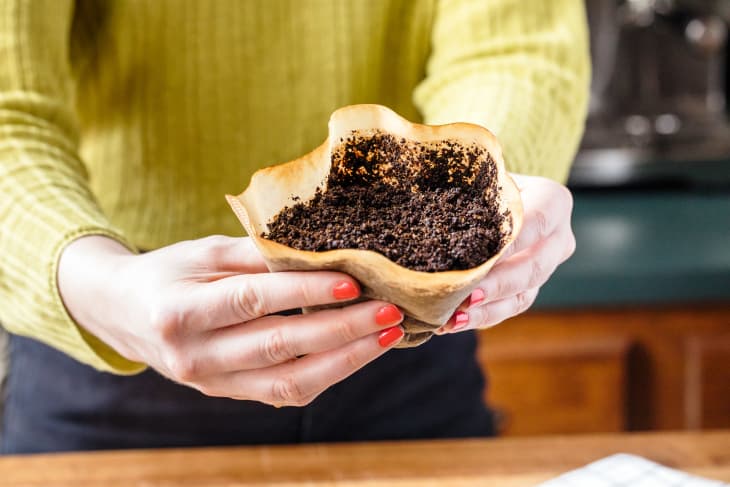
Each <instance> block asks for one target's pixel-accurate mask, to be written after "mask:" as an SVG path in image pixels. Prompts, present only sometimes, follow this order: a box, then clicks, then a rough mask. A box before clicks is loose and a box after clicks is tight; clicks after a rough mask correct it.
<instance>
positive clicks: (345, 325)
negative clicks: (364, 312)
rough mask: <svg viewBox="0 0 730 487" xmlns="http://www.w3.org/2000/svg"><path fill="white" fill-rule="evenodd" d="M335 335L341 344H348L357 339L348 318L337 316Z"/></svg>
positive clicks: (354, 329)
mask: <svg viewBox="0 0 730 487" xmlns="http://www.w3.org/2000/svg"><path fill="white" fill-rule="evenodd" d="M336 329H337V335H338V336H339V338H340V340H341V341H342V342H343V343H349V342H352V341H354V340H356V339H357V338H359V336H358V333H357V329H356V326H355V324H354V323H353V322H352V321H351V320H350V319H348V318H346V317H343V316H342V315H340V316H339V321H338V322H337V327H336Z"/></svg>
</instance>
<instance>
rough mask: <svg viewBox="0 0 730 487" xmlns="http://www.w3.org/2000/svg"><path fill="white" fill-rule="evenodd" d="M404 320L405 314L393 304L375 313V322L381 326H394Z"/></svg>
mask: <svg viewBox="0 0 730 487" xmlns="http://www.w3.org/2000/svg"><path fill="white" fill-rule="evenodd" d="M402 319H403V313H401V312H400V310H399V309H398V308H397V307H396V306H394V305H392V304H389V305H387V306H383V307H382V308H380V309H379V310H378V312H377V313H375V322H376V323H377V324H379V325H381V326H393V325H396V324H398V323H400V322H401V320H402Z"/></svg>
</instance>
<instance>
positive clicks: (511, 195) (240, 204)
mask: <svg viewBox="0 0 730 487" xmlns="http://www.w3.org/2000/svg"><path fill="white" fill-rule="evenodd" d="M372 129H380V130H382V131H385V132H389V133H391V134H392V135H394V136H396V137H398V138H401V137H402V138H405V139H409V140H415V141H418V142H429V141H437V140H443V139H451V140H456V141H458V142H461V143H463V144H465V145H470V144H472V143H476V144H478V145H480V146H482V147H484V148H485V149H486V150H487V151H488V152H489V154H490V155H491V157H492V160H494V162H495V164H496V165H497V177H498V179H499V185H498V186H499V188H500V193H499V196H498V197H499V198H500V205H501V207H502V209H503V210H505V209H508V210H509V217H508V218H506V219H505V223H504V231H505V235H506V238H505V244H504V246H503V247H502V249H501V250H500V251H499V253H498V254H497V255H495V256H493V257H492V258H491V259H489V260H488V261H486V262H484V263H483V264H481V265H479V266H478V267H474V268H472V269H467V270H460V271H445V272H419V271H414V270H411V269H407V268H405V267H402V266H400V265H398V264H396V263H394V262H392V261H390V260H389V259H388V258H386V257H385V256H383V255H382V254H379V253H377V252H373V251H370V250H355V249H341V250H329V251H325V252H311V251H305V250H297V249H293V248H290V247H288V246H285V245H282V244H279V243H277V242H274V241H271V240H267V239H265V238H262V237H261V235H262V233H264V232H266V231H267V230H268V227H267V223H268V222H270V221H271V220H272V219H273V218H274V217H275V216H276V215H277V214H278V213H279V212H280V211H281V210H282V209H283V208H284V207H286V206H292V205H294V204H295V203H296V202H299V201H304V202H305V201H308V200H310V199H311V198H312V197H313V196H314V194H315V191H316V189H317V188H318V187H326V180H327V176H328V174H329V172H330V166H331V158H330V154H331V152H332V148H333V147H334V146H335V145H336V144H337V143H339V141H340V140H341V138H345V137H347V136H349V135H351V134H352V131H359V132H366V131H368V130H372ZM226 199H227V200H228V203H229V204H230V205H231V207H232V208H233V211H234V212H235V213H236V216H237V217H238V219H239V220H240V221H241V223H242V224H243V226H244V228H245V229H246V232H247V233H248V235H249V236H250V237H251V238H252V239H253V241H254V242H255V244H256V246H257V247H258V249H259V251H260V252H261V254H262V256H263V258H264V259H265V261H266V263H267V265H268V267H269V269H270V270H271V271H294V270H336V271H341V272H344V273H346V274H349V275H350V276H352V277H354V278H355V279H357V281H358V282H359V283H360V284H361V286H362V295H363V296H364V297H366V298H370V299H382V300H384V301H388V302H390V303H393V304H395V305H397V306H398V307H399V308H400V309H401V310H403V312H404V313H405V315H406V317H405V320H404V322H403V327H404V329H405V332H406V336H405V337H404V339H403V340H402V341H401V343H400V344H399V347H411V346H416V345H419V344H421V343H423V342H425V341H426V340H428V338H430V337H431V335H432V334H433V330H435V329H437V328H439V327H440V326H441V325H443V324H444V323H445V322H446V321H447V320H448V319H449V317H451V315H452V314H453V313H454V311H455V310H456V308H457V307H458V306H459V305H460V304H461V302H462V301H464V299H466V297H467V296H469V294H470V293H471V292H472V290H473V289H474V287H476V285H477V283H478V282H479V281H480V280H481V279H483V278H484V276H486V274H487V273H488V272H489V270H490V269H491V268H492V266H493V265H494V263H495V262H496V261H497V260H498V259H499V257H500V256H501V254H502V253H503V252H504V250H505V249H506V248H507V247H508V246H509V244H510V243H511V242H512V241H513V240H514V238H515V237H516V235H517V234H518V232H519V229H520V227H521V225H522V202H521V199H520V193H519V190H518V189H517V186H516V185H515V183H514V181H512V179H511V178H510V177H509V175H508V174H507V172H506V170H505V167H504V160H503V158H502V150H501V148H500V146H499V143H498V142H497V139H496V138H495V137H494V135H492V133H491V132H489V131H488V130H487V129H485V128H483V127H480V126H478V125H473V124H466V123H454V124H448V125H440V126H428V125H421V124H414V123H411V122H408V121H407V120H405V119H404V118H402V117H400V116H399V115H397V114H396V113H395V112H393V111H392V110H390V109H388V108H386V107H383V106H379V105H352V106H348V107H344V108H341V109H339V110H337V111H335V112H334V113H333V114H332V116H331V118H330V121H329V137H328V139H327V140H326V141H325V142H324V143H323V144H322V145H321V146H319V147H318V148H316V149H315V150H314V151H312V152H310V153H309V154H307V155H304V156H302V157H300V158H299V159H296V160H294V161H291V162H287V163H285V164H280V165H276V166H272V167H268V168H265V169H261V170H259V171H257V172H256V173H255V174H254V175H253V176H252V177H251V182H250V184H249V186H248V188H246V190H245V191H244V192H243V193H241V194H239V195H238V196H230V195H227V196H226Z"/></svg>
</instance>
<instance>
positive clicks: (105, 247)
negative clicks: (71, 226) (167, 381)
mask: <svg viewBox="0 0 730 487" xmlns="http://www.w3.org/2000/svg"><path fill="white" fill-rule="evenodd" d="M133 256H134V254H133V253H132V252H131V251H130V250H129V249H128V248H127V247H125V246H124V245H122V244H121V243H119V242H118V241H116V240H114V239H112V238H110V237H106V236H100V235H88V236H84V237H81V238H78V239H77V240H74V241H72V242H71V243H69V244H68V245H67V246H66V247H65V248H64V250H63V251H62V252H61V255H60V257H59V261H58V272H57V276H56V279H57V285H58V292H59V295H60V296H61V300H62V301H63V304H64V306H65V307H66V311H67V312H68V314H69V315H70V316H71V318H72V319H73V320H74V321H75V322H76V324H77V325H79V326H80V327H82V328H84V329H85V330H86V331H88V332H90V333H91V334H93V335H95V336H96V337H98V338H99V339H101V340H102V341H104V342H106V343H107V344H108V345H110V346H111V347H112V348H115V349H116V350H117V351H119V352H120V353H122V351H121V350H120V349H119V346H118V345H119V344H116V343H114V342H115V340H114V335H115V334H114V333H110V332H109V328H110V327H114V326H115V323H116V321H117V320H119V319H120V318H121V316H120V314H119V313H118V312H117V311H116V310H115V308H116V307H117V305H118V303H119V302H120V299H119V298H118V297H117V296H122V295H123V292H116V291H115V290H117V289H121V288H120V286H123V281H124V279H123V278H122V275H121V274H122V273H121V271H122V269H123V268H124V267H125V263H126V262H127V261H128V259H131V258H132V257H133Z"/></svg>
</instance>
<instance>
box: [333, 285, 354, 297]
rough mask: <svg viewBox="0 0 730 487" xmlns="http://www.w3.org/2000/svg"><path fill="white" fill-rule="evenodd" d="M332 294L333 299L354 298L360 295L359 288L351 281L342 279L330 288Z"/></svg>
mask: <svg viewBox="0 0 730 487" xmlns="http://www.w3.org/2000/svg"><path fill="white" fill-rule="evenodd" d="M332 296H334V297H335V299H354V298H356V297H358V296H360V288H359V287H358V285H357V284H355V283H353V282H351V281H342V282H339V283H337V284H336V285H335V287H334V288H332Z"/></svg>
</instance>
